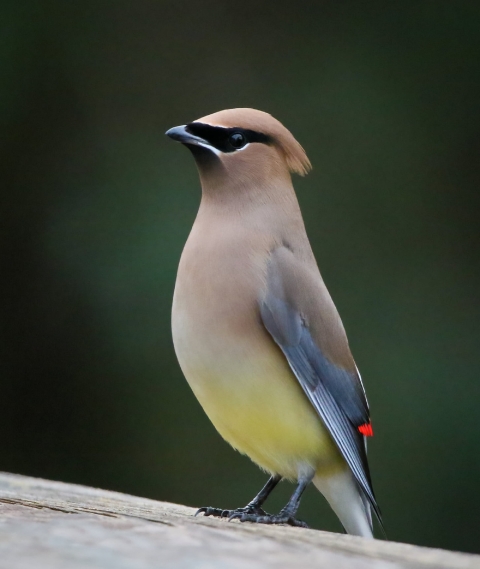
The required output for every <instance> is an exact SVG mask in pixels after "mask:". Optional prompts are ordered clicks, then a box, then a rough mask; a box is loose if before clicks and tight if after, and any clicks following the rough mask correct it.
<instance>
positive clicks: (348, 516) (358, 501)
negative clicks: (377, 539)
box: [313, 468, 373, 539]
mask: <svg viewBox="0 0 480 569" xmlns="http://www.w3.org/2000/svg"><path fill="white" fill-rule="evenodd" d="M313 483H314V484H315V486H316V487H317V489H318V490H320V492H321V493H322V494H323V495H324V497H325V499H326V500H327V502H328V503H329V504H330V506H331V508H332V510H333V511H334V512H335V513H336V514H337V516H338V518H339V520H340V522H341V523H342V525H343V527H344V528H345V531H346V532H347V533H349V534H351V535H360V536H362V537H368V538H372V539H373V531H372V513H371V510H370V504H369V503H368V501H367V499H366V498H364V497H363V496H362V494H361V491H360V489H359V487H358V484H357V482H356V481H355V478H354V477H353V474H352V473H351V472H350V469H349V468H346V469H345V470H341V471H340V472H335V473H334V474H331V475H330V476H325V475H320V474H318V473H317V475H316V476H315V478H314V479H313Z"/></svg>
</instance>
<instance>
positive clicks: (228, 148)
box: [166, 109, 311, 187]
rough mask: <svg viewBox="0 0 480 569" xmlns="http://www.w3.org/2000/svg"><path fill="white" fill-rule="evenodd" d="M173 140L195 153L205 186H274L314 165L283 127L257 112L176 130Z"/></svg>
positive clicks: (236, 112)
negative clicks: (276, 181) (277, 181)
mask: <svg viewBox="0 0 480 569" xmlns="http://www.w3.org/2000/svg"><path fill="white" fill-rule="evenodd" d="M166 134H167V136H169V137H170V138H172V139H173V140H176V141H178V142H181V143H182V144H184V145H186V146H187V147H188V148H189V149H190V150H191V151H192V153H193V155H194V157H195V160H196V162H197V166H198V169H199V172H200V177H201V179H202V185H203V186H204V187H205V186H211V185H215V186H218V184H221V185H222V186H224V185H226V184H229V185H230V186H235V187H238V186H243V187H247V186H252V185H254V186H256V187H258V186H259V185H265V184H267V185H269V184H270V183H272V182H274V180H278V179H281V178H283V179H285V178H288V179H289V178H290V173H296V174H300V175H301V176H304V175H305V174H307V173H308V171H309V170H310V169H311V164H310V161H309V159H308V158H307V155H306V154H305V151H304V150H303V148H302V146H301V145H300V144H299V143H298V142H297V141H296V140H295V138H294V137H293V135H292V133H291V132H290V131H289V130H287V129H286V128H285V127H284V126H283V125H282V123H281V122H279V121H278V120H277V119H275V118H273V117H272V116H271V115H269V114H268V113H264V112H262V111H258V110H255V109H228V110H225V111H220V112H218V113H214V114H212V115H207V116H205V117H203V118H201V119H198V120H196V121H193V122H191V123H188V124H185V125H182V126H177V127H174V128H171V129H170V130H168V131H167V132H166Z"/></svg>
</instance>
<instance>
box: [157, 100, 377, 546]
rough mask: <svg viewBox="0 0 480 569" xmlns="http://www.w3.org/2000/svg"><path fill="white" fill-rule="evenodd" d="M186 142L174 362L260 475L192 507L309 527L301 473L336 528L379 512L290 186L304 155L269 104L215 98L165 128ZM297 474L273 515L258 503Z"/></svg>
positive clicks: (357, 400) (360, 395)
mask: <svg viewBox="0 0 480 569" xmlns="http://www.w3.org/2000/svg"><path fill="white" fill-rule="evenodd" d="M166 135H167V136H168V137H170V138H171V139H173V140H174V141H177V142H180V143H182V144H183V145H185V146H186V147H187V148H188V149H189V150H190V151H191V153H192V155H193V157H194V159H195V162H196V166H197V169H198V173H199V178H200V183H201V200H200V206H199V209H198V213H197V216H196V218H195V221H194V224H193V227H192V229H191V232H190V234H189V236H188V239H187V241H186V244H185V247H184V249H183V252H182V255H181V258H180V262H179V266H178V272H177V278H176V283H175V290H174V295H173V305H172V336H173V344H174V348H175V352H176V356H177V359H178V361H179V364H180V367H181V370H182V372H183V374H184V376H185V378H186V380H187V382H188V383H189V385H190V387H191V389H192V391H193V393H194V394H195V396H196V397H197V399H198V401H199V403H200V404H201V406H202V407H203V409H204V411H205V413H206V414H207V416H208V417H209V419H210V421H211V422H212V423H213V425H214V426H215V428H216V429H217V431H218V432H219V433H220V435H221V436H222V437H223V438H224V439H225V440H226V441H227V442H228V443H230V445H231V446H232V447H234V448H235V449H236V450H238V451H239V452H240V453H242V454H245V455H247V456H248V457H250V459H251V460H252V461H253V462H254V463H256V464H257V465H258V466H259V467H260V468H261V469H262V470H264V471H265V472H266V473H268V474H269V479H268V481H267V483H266V484H265V486H264V487H263V488H262V489H261V491H260V492H259V493H258V495H257V496H255V498H254V499H253V500H252V501H251V502H249V503H248V504H247V505H246V506H244V507H239V508H236V509H233V510H229V509H222V508H216V507H203V508H200V509H199V510H198V511H197V514H200V513H203V514H204V515H205V516H215V517H224V518H228V519H229V520H232V519H237V520H240V521H241V522H254V523H263V524H288V525H291V526H297V527H308V526H307V524H306V523H305V522H303V521H302V520H299V519H297V518H296V517H295V516H296V513H297V510H298V507H299V504H300V499H301V496H302V494H303V492H304V490H305V489H306V487H307V486H308V485H309V484H310V483H311V482H313V484H314V485H315V486H316V487H317V488H318V490H319V491H320V492H321V493H322V494H323V496H324V497H325V498H326V500H327V502H328V503H329V504H330V506H331V508H332V509H333V511H334V512H335V513H336V515H337V517H338V518H339V520H340V522H341V524H342V525H343V528H344V530H345V531H346V533H349V534H353V535H358V536H363V537H366V538H373V529H372V528H373V526H372V510H373V512H374V513H375V515H376V517H377V519H378V520H379V522H380V524H381V523H382V522H381V513H380V509H379V507H378V505H377V501H376V498H375V494H374V491H373V487H372V481H371V476H370V471H369V466H368V462H367V454H366V439H367V437H369V436H372V435H373V429H372V424H371V420H370V412H369V406H368V402H367V397H366V394H365V389H364V386H363V383H362V379H361V376H360V373H359V371H358V368H357V366H356V364H355V361H354V359H353V356H352V354H351V351H350V348H349V344H348V340H347V336H346V333H345V329H344V326H343V324H342V321H341V319H340V316H339V314H338V311H337V309H336V307H335V304H334V303H333V300H332V298H331V296H330V294H329V292H328V290H327V288H326V286H325V284H324V281H323V279H322V276H321V274H320V271H319V268H318V265H317V262H316V259H315V256H314V254H313V251H312V248H311V245H310V242H309V239H308V237H307V233H306V229H305V225H304V221H303V217H302V213H301V210H300V206H299V203H298V200H297V197H296V194H295V190H294V188H293V185H292V174H299V175H301V176H304V175H306V174H307V173H308V172H309V171H310V170H311V163H310V161H309V159H308V157H307V155H306V153H305V151H304V149H303V148H302V146H301V145H300V143H299V142H298V141H297V140H296V139H295V138H294V136H293V135H292V134H291V132H290V131H289V130H288V129H287V128H286V127H285V126H284V125H283V124H282V123H281V122H280V121H278V120H277V119H275V118H274V117H273V116H272V115H270V114H268V113H266V112H263V111H260V110H256V109H250V108H235V109H227V110H223V111H219V112H216V113H214V114H210V115H207V116H204V117H203V118H200V119H197V120H194V121H192V122H189V123H187V124H184V125H181V126H176V127H174V128H171V129H170V130H168V131H167V132H166ZM282 479H286V480H290V481H293V482H295V483H296V487H295V491H294V493H293V494H292V496H291V498H290V500H289V501H288V503H287V504H286V505H285V507H283V508H282V509H281V510H280V512H279V513H277V514H269V513H267V512H266V511H265V510H264V509H263V508H262V506H263V504H264V502H265V500H266V499H267V497H268V496H269V495H270V493H271V492H272V490H273V489H274V488H275V486H276V485H277V484H278V483H279V482H280V481H281V480H282Z"/></svg>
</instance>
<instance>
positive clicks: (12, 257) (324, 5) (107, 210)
mask: <svg viewBox="0 0 480 569" xmlns="http://www.w3.org/2000/svg"><path fill="white" fill-rule="evenodd" d="M0 12H1V13H0V30H1V34H0V37H1V42H2V43H1V46H2V48H1V60H0V77H1V82H0V84H1V86H2V88H1V106H0V121H1V132H2V136H1V140H0V144H1V161H0V168H1V176H0V180H1V188H2V189H1V197H2V205H1V208H0V215H1V220H0V232H1V233H0V235H1V240H0V250H1V268H0V295H1V307H2V316H1V319H0V334H1V336H0V366H1V372H0V373H1V380H0V441H1V443H0V469H2V470H6V471H11V472H20V473H24V474H29V475H34V476H42V477H46V478H51V479H57V480H64V481H72V482H80V483H84V484H89V485H93V486H100V487H103V488H111V489H115V490H120V491H124V492H129V493H133V494H137V495H141V496H148V497H151V498H157V499H160V500H167V501H173V502H181V503H184V504H189V505H192V506H202V505H214V506H221V507H235V506H239V505H244V504H245V503H246V502H247V501H248V500H250V499H251V498H252V497H253V495H254V494H255V493H256V491H257V490H258V489H259V488H260V486H261V485H262V484H263V482H264V481H265V480H266V477H265V475H264V474H262V473H261V472H260V471H259V470H258V469H257V467H255V466H254V465H253V464H252V463H250V461H249V460H248V459H246V458H244V457H242V456H240V455H239V454H237V453H235V452H234V451H233V450H232V449H231V448H230V447H229V446H228V445H227V444H226V443H224V442H223V441H222V440H221V438H220V436H219V435H218V434H217V433H216V432H215V430H214V428H213V427H212V426H211V424H210V423H209V421H208V419H207V418H206V416H205V415H204V414H203V411H202V409H201V408H200V406H199V405H198V403H197V402H196V400H195V398H194V396H193V395H192V393H191V392H190V389H189V387H188V385H187V383H186V381H185V380H184V378H183V377H182V374H181V372H180V369H179V367H178V364H177V362H176V358H175V354H174V351H173V346H172V341H171V335H170V307H171V299H172V293H173V287H174V281H175V273H176V268H177V263H178V260H179V257H180V254H181V251H182V247H183V244H184V242H185V240H186V238H187V235H188V233H189V230H190V227H191V225H192V222H193V220H194V217H195V213H196V210H197V207H198V203H199V198H200V190H199V183H198V179H197V172H196V169H195V165H194V162H193V159H192V158H191V156H190V155H189V153H188V152H187V151H186V150H185V149H183V148H181V147H180V146H179V145H176V144H173V143H172V142H171V141H170V140H168V139H167V138H166V137H165V136H164V131H165V130H166V129H167V128H169V127H171V126H174V125H177V124H183V123H185V122H187V121H190V120H193V119H195V118H198V117H201V116H203V115H205V114H208V113H211V112H214V111H217V110H220V109H223V108H229V107H235V106H252V107H256V108H259V109H262V110H265V111H268V112H271V113H272V114H273V115H274V116H276V117H277V118H279V119H280V120H281V121H282V122H284V123H285V125H286V126H287V127H288V128H290V129H291V130H292V132H293V133H294V135H295V136H296V137H297V138H298V140H299V141H300V142H301V143H302V144H303V145H304V147H305V148H306V150H307V153H308V155H309V157H310V159H311V161H312V163H313V166H314V170H313V172H312V173H311V174H310V175H309V176H308V177H307V178H305V179H300V178H297V179H295V185H296V188H297V192H298V196H299V200H300V203H301V206H302V208H303V211H304V215H305V221H306V225H307V229H308V232H309V235H310V238H311V241H312V245H313V248H314V251H315V253H316V256H317V259H318V261H319V265H320V268H321V270H322V273H323V276H324V279H325V281H326V283H327V285H328V286H329V289H330V291H331V293H332V296H333V298H334V300H335V302H336V304H337V307H338V309H339V311H340V313H341V315H342V318H343V321H344V324H345V326H346V328H347V331H348V333H349V337H350V344H351V346H352V349H353V353H354V355H355V357H356V360H357V363H358V366H359V368H360V370H361V371H362V375H363V378H364V382H365V384H366V387H367V391H368V395H369V401H370V404H371V408H372V415H373V423H374V427H375V432H376V436H375V437H374V439H373V440H372V441H371V443H370V445H369V455H370V461H371V467H372V471H373V478H374V483H375V488H376V492H377V497H378V500H379V503H380V506H381V508H382V510H383V513H384V519H385V525H386V528H387V533H388V536H389V538H390V539H393V540H399V541H407V542H412V543H417V544H423V545H429V546H440V547H446V548H454V549H460V550H466V551H480V524H479V519H480V491H479V482H480V448H479V432H480V420H479V413H478V409H479V403H480V379H479V369H480V357H479V342H480V327H479V323H480V302H479V288H480V265H479V245H480V227H479V220H480V5H479V4H478V2H462V1H460V2H451V1H437V2H432V1H417V2H408V1H406V2H401V3H400V2H398V3H393V2H390V3H388V2H358V1H356V0H352V1H339V0H335V1H334V0H329V1H316V2H280V1H278V0H277V1H275V2H271V1H267V2H253V1H250V0H245V1H243V2H225V1H220V0H217V1H202V2H192V1H190V2H187V1H179V0H176V1H173V0H171V1H165V0H164V1H161V0H155V1H153V0H136V1H135V2H133V1H121V0H117V1H107V0H97V1H95V2H93V1H89V0H82V1H81V2H76V3H75V2H62V1H60V0H52V1H48V0H43V1H32V0H24V1H23V2H18V1H16V2H13V1H9V0H4V1H3V2H2V5H1V8H0ZM291 491H292V487H291V486H290V485H289V484H283V485H282V487H281V488H280V489H279V490H278V491H277V492H276V494H275V496H274V497H273V498H272V499H271V503H269V504H268V509H269V510H275V509H279V508H280V507H281V506H282V505H283V503H284V501H286V499H287V498H288V496H289V493H290V492H291ZM299 515H300V517H301V518H303V519H305V520H306V521H307V522H308V523H309V524H311V525H312V526H313V527H316V528H325V529H329V530H335V531H339V530H340V525H339V523H338V522H337V521H336V519H335V517H334V516H333V514H331V512H330V511H329V509H328V507H327V505H326V504H325V503H324V501H323V498H322V497H321V496H320V495H319V494H318V493H317V492H316V491H315V490H313V489H312V490H310V491H308V492H307V494H306V497H305V498H304V500H303V503H302V505H301V509H300V514H299Z"/></svg>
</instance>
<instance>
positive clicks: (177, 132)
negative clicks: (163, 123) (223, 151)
mask: <svg viewBox="0 0 480 569" xmlns="http://www.w3.org/2000/svg"><path fill="white" fill-rule="evenodd" d="M165 134H166V135H167V136H169V137H170V138H172V139H173V140H176V141H177V142H181V143H182V144H191V145H193V146H207V147H208V146H210V145H209V144H208V142H207V141H206V140H204V139H203V138H200V137H199V136H195V135H194V134H190V133H189V132H188V131H187V125H185V124H183V125H181V126H174V127H173V128H171V129H170V130H167V132H166V133H165Z"/></svg>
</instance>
